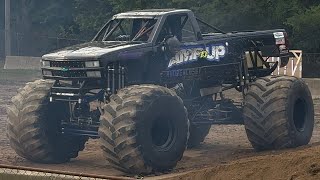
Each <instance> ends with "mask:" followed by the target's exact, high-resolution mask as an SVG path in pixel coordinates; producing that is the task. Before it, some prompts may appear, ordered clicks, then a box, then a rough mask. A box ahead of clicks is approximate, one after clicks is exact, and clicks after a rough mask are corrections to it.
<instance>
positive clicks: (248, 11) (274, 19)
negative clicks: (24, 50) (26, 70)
mask: <svg viewBox="0 0 320 180" xmlns="http://www.w3.org/2000/svg"><path fill="white" fill-rule="evenodd" d="M18 1H19V2H25V3H28V4H27V6H25V7H27V12H28V13H29V15H30V19H31V22H32V27H31V28H32V31H33V32H37V33H38V32H39V33H42V34H43V33H45V32H47V33H48V34H52V35H58V36H63V37H67V38H79V39H90V38H91V37H92V36H93V35H94V34H95V33H96V32H97V31H98V30H99V28H100V27H101V26H102V25H103V24H104V23H106V22H107V20H108V19H109V18H111V17H112V15H114V14H116V13H118V12H123V11H129V10H135V9H148V8H188V9H191V10H193V11H194V12H195V14H196V15H197V16H198V17H200V18H201V19H204V20H205V21H207V22H209V23H210V24H213V25H215V26H217V27H219V28H220V29H223V30H225V31H241V30H263V29H274V28H286V29H287V31H288V32H289V33H290V35H292V37H291V39H293V41H292V42H293V45H294V47H295V48H298V49H301V48H302V49H303V50H305V51H309V52H311V51H313V52H315V51H320V38H319V37H320V32H319V31H320V27H319V26H320V22H319V21H320V6H319V0H260V1H257V0H68V1H65V0H46V1H43V0H15V1H13V2H18ZM84 37H85V38H84Z"/></svg>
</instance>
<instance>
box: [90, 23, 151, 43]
mask: <svg viewBox="0 0 320 180" xmlns="http://www.w3.org/2000/svg"><path fill="white" fill-rule="evenodd" d="M156 22H157V20H156V19H143V18H138V19H113V20H111V21H109V22H108V23H107V24H106V25H105V26H104V27H103V28H102V29H101V30H100V32H99V33H98V34H97V35H96V37H95V38H94V41H148V40H149V39H150V38H151V37H150V35H151V33H152V31H153V29H154V26H155V24H156Z"/></svg>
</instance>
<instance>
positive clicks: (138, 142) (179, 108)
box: [99, 85, 189, 174]
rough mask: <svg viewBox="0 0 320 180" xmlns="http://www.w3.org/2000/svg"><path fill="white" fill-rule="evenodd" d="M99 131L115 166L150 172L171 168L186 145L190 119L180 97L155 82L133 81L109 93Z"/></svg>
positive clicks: (135, 171)
mask: <svg viewBox="0 0 320 180" xmlns="http://www.w3.org/2000/svg"><path fill="white" fill-rule="evenodd" d="M104 112H105V113H104V114H103V115H102V116H101V119H100V120H101V126H100V128H99V135H100V140H101V144H102V149H103V151H104V154H105V157H106V159H107V160H108V161H109V163H110V164H111V165H112V166H114V167H115V168H117V169H120V170H122V171H125V172H129V173H133V174H150V173H152V172H161V171H167V170H171V169H172V168H174V167H175V166H176V164H177V162H178V161H179V160H180V159H181V158H182V156H183V152H184V151H185V149H186V146H187V140H188V134H189V132H188V128H189V121H188V117H187V111H186V109H185V107H184V105H183V102H182V100H181V99H180V98H179V97H178V96H177V95H176V94H175V93H174V92H173V91H171V90H169V89H167V88H164V87H161V86H156V85H139V86H138V85H136V86H131V87H128V88H124V89H121V90H119V92H118V93H117V94H114V95H112V96H111V97H110V102H109V103H108V104H107V105H105V107H104Z"/></svg>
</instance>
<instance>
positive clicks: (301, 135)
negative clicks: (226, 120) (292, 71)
mask: <svg viewBox="0 0 320 180" xmlns="http://www.w3.org/2000/svg"><path fill="white" fill-rule="evenodd" d="M243 112H244V124H245V128H246V132H247V136H248V139H249V141H250V142H251V144H252V146H253V147H254V149H256V150H268V149H282V148H293V147H298V146H302V145H306V144H308V143H309V141H310V139H311V136H312V132H313V127H314V107H313V101H312V96H311V93H310V91H309V88H308V86H307V85H306V83H305V82H304V81H303V80H301V79H298V78H296V77H289V76H269V77H265V78H259V79H257V80H256V81H255V82H253V83H252V84H251V85H250V88H249V90H248V92H247V94H246V96H245V106H244V109H243Z"/></svg>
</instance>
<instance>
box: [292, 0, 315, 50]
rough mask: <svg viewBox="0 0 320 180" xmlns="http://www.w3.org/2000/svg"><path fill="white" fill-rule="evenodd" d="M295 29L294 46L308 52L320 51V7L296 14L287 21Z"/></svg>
mask: <svg viewBox="0 0 320 180" xmlns="http://www.w3.org/2000/svg"><path fill="white" fill-rule="evenodd" d="M287 24H288V25H289V26H290V27H292V29H293V34H292V35H293V45H294V47H295V48H298V49H303V50H305V51H307V52H319V51H320V38H319V37H320V5H318V6H313V7H311V8H310V9H308V10H306V11H304V12H302V13H299V14H296V15H294V16H292V17H290V18H288V20H287Z"/></svg>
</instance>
